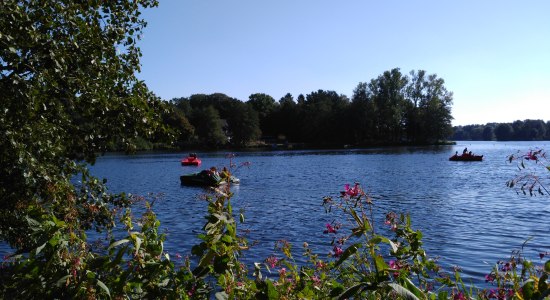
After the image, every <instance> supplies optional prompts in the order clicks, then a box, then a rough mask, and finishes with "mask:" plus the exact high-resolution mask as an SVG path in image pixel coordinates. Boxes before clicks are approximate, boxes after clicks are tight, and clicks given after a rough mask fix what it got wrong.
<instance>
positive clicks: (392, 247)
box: [380, 236, 397, 252]
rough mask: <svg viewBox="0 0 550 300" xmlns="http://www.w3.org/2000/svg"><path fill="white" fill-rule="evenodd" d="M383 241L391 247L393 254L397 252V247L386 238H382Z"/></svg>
mask: <svg viewBox="0 0 550 300" xmlns="http://www.w3.org/2000/svg"><path fill="white" fill-rule="evenodd" d="M380 238H381V240H382V241H383V242H385V243H387V244H389V245H390V246H391V249H392V251H393V252H397V245H396V244H395V243H394V242H392V241H391V240H390V239H388V238H387V237H385V236H380Z"/></svg>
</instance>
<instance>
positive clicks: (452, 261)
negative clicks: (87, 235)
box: [92, 142, 550, 284]
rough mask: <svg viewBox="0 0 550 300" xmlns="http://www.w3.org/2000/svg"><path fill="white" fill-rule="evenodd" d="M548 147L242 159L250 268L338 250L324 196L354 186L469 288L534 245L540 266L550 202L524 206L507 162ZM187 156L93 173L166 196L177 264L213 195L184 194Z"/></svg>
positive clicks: (109, 161)
mask: <svg viewBox="0 0 550 300" xmlns="http://www.w3.org/2000/svg"><path fill="white" fill-rule="evenodd" d="M547 143H548V142H546V143H545V142H542V143H535V144H533V143H526V142H519V143H517V142H516V143H497V142H458V143H457V145H456V146H442V147H415V148H412V147H411V148H391V149H371V150H335V151H330V150H324V151H271V152H239V153H236V155H237V157H236V158H235V160H236V162H237V163H241V162H245V161H247V162H250V163H251V166H250V167H249V168H241V169H239V170H238V171H237V173H236V174H235V175H236V176H237V177H239V178H240V179H241V184H240V185H238V186H234V187H232V189H233V191H234V193H235V197H234V198H233V200H232V203H233V205H234V207H235V208H236V211H238V209H240V208H242V209H244V210H245V216H246V223H245V224H244V225H242V226H241V228H245V229H249V230H250V233H249V235H248V239H249V240H251V241H256V242H257V245H256V246H254V247H253V248H252V250H251V251H249V252H247V254H246V256H247V257H246V259H248V260H249V261H262V260H263V259H265V258H266V257H267V256H269V255H270V254H273V246H274V242H275V241H277V240H280V239H286V240H288V241H290V242H292V243H293V245H294V248H293V249H294V250H295V251H296V254H295V256H296V257H300V256H301V253H302V249H301V247H302V246H301V245H302V243H303V242H308V243H309V244H310V245H311V246H312V248H313V249H315V250H317V252H319V253H327V252H328V251H329V250H330V246H329V243H330V240H329V239H328V237H327V236H326V235H323V233H322V231H323V230H324V229H325V228H324V226H325V224H326V223H327V222H330V221H332V220H334V216H329V215H326V214H325V212H324V209H323V207H322V206H321V204H322V199H323V197H324V196H337V195H338V192H339V191H341V190H343V186H344V184H345V183H350V184H353V183H354V182H359V183H361V184H362V186H363V188H364V189H365V190H367V191H368V192H369V194H370V195H371V196H372V198H373V199H374V203H375V211H376V217H375V218H376V219H377V220H376V222H378V223H380V224H381V223H382V222H383V220H384V216H385V214H386V213H387V212H389V211H395V212H403V213H409V214H410V215H411V217H412V222H413V227H414V228H415V229H420V230H421V231H422V232H423V233H424V238H423V241H424V248H425V249H426V250H427V253H428V254H429V255H430V256H432V257H437V256H439V257H440V263H441V264H442V265H444V266H447V267H450V266H454V265H458V266H460V267H461V268H462V270H463V271H464V273H465V277H466V280H468V281H469V280H472V281H473V282H474V283H476V284H482V283H483V277H484V275H485V274H487V273H488V272H489V271H490V269H491V266H492V265H493V264H494V263H496V262H497V261H498V260H500V259H506V258H507V257H509V256H510V254H511V252H512V250H517V249H519V248H520V247H521V245H522V244H523V243H524V242H525V241H526V240H527V239H528V238H530V237H533V238H534V239H533V240H531V241H530V242H529V243H528V244H527V245H526V246H525V248H524V252H525V254H526V255H527V256H529V257H531V258H533V259H536V260H537V261H538V258H536V257H538V253H539V252H542V251H550V222H549V221H548V214H549V213H550V198H548V197H528V196H519V195H516V193H515V192H514V191H513V190H510V189H508V188H507V187H506V185H505V183H506V181H507V180H509V179H511V178H513V177H514V175H515V174H516V170H517V168H516V167H514V166H513V165H510V164H509V163H507V162H506V157H507V155H509V154H512V153H515V152H516V151H518V150H521V151H528V150H529V149H530V147H534V146H536V147H541V148H545V149H548V148H550V147H549V146H550V145H549V144H547ZM464 147H468V148H469V150H472V151H473V152H474V153H476V154H483V155H484V160H483V161H482V162H451V161H449V160H448V158H449V156H450V155H451V154H453V153H454V152H455V151H459V152H461V151H462V149H463V148H464ZM198 154H199V157H201V158H202V160H203V165H202V166H201V168H207V167H210V166H217V167H221V166H223V165H228V163H229V161H228V159H226V158H225V155H226V153H225V152H223V153H222V152H208V153H198ZM185 155H186V153H179V154H143V155H134V156H124V155H106V156H104V157H101V158H99V159H98V161H97V163H96V165H95V166H93V168H92V173H93V174H95V175H96V176H99V177H105V178H107V179H108V185H109V187H110V189H111V190H112V191H114V192H119V191H126V192H130V193H134V194H146V193H150V192H152V193H163V194H164V197H163V198H162V199H161V200H160V201H159V202H157V203H156V204H155V211H156V212H157V214H158V216H159V218H160V220H161V222H162V227H163V230H165V231H166V233H167V235H168V238H167V243H166V245H165V248H166V250H167V251H168V252H170V253H171V254H172V255H173V254H175V253H180V254H182V255H185V254H187V253H188V252H189V251H190V249H191V247H192V246H193V245H194V244H196V243H198V239H197V238H196V235H197V234H198V233H201V228H202V226H203V225H204V216H205V214H206V203H205V202H204V201H203V200H200V196H201V195H203V194H204V193H205V190H204V189H202V188H197V187H188V186H181V185H180V182H179V176H180V175H182V174H185V173H190V172H195V171H198V170H200V169H201V168H197V167H183V166H181V165H180V163H179V160H180V159H181V158H182V157H184V156H185Z"/></svg>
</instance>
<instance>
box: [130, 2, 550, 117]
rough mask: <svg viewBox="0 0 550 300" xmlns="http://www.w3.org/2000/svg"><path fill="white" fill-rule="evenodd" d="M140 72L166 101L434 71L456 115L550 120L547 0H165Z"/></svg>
mask: <svg viewBox="0 0 550 300" xmlns="http://www.w3.org/2000/svg"><path fill="white" fill-rule="evenodd" d="M143 16H144V18H145V19H146V21H147V22H148V26H147V28H146V29H145V32H144V36H143V38H142V40H141V41H140V44H139V45H140V47H141V49H142V53H143V57H142V60H141V63H142V68H141V73H140V74H139V75H138V77H139V78H140V79H143V80H144V81H145V82H146V83H147V85H148V86H149V88H150V89H151V90H152V91H153V92H154V93H155V94H156V95H157V96H159V97H161V98H162V99H164V100H170V99H172V98H175V97H188V96H190V95H192V94H198V93H205V94H211V93H217V92H219V93H224V94H226V95H228V96H230V97H234V98H237V99H240V100H242V101H247V100H248V96H250V94H253V93H265V94H268V95H271V96H272V97H273V98H275V100H277V101H278V100H279V99H280V98H281V97H283V96H284V95H285V94H286V93H291V94H292V95H293V96H294V98H296V97H297V96H298V95H299V94H304V95H306V94H309V93H311V92H313V91H317V90H319V89H323V90H330V91H336V92H337V93H339V94H344V95H347V96H348V97H350V98H351V96H352V95H353V90H354V88H355V87H356V86H357V84H358V83H359V82H368V81H370V80H371V79H374V78H376V77H378V76H379V75H381V74H382V73H383V72H384V71H388V70H391V69H393V68H400V70H401V72H402V73H403V74H408V73H409V72H410V71H411V70H426V71H427V72H428V73H429V74H434V73H435V74H437V75H438V77H440V78H443V79H444V80H445V86H446V87H447V89H448V90H450V91H452V92H453V93H454V103H453V110H452V114H453V116H454V118H455V119H454V121H453V125H469V124H485V123H489V122H512V121H515V120H524V119H542V120H545V121H548V120H550V109H549V108H550V1H548V0H534V1H529V0H526V1H509V0H485V1H484V0H476V1H474V0H463V1H436V0H417V1H404V0H402V1H397V0H386V1H369V0H346V1H329V0H279V1H260V0H239V1H231V0H160V5H159V7H157V8H153V9H149V10H146V11H145V13H144V15H143Z"/></svg>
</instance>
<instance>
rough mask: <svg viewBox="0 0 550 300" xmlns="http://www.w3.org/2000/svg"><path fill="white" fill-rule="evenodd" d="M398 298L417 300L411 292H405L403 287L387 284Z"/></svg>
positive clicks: (392, 283)
mask: <svg viewBox="0 0 550 300" xmlns="http://www.w3.org/2000/svg"><path fill="white" fill-rule="evenodd" d="M388 285H389V286H390V287H391V288H392V289H393V290H394V291H395V292H396V293H397V294H398V295H399V296H401V297H403V298H405V299H407V300H419V299H418V297H416V296H415V295H414V294H413V293H411V291H409V290H407V289H406V288H404V287H403V286H401V285H399V284H397V283H394V282H391V283H389V284H388Z"/></svg>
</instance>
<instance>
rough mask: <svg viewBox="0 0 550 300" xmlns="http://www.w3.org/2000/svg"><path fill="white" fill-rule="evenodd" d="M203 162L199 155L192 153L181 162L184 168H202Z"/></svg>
mask: <svg viewBox="0 0 550 300" xmlns="http://www.w3.org/2000/svg"><path fill="white" fill-rule="evenodd" d="M200 164H201V160H200V159H199V158H198V157H197V154H195V153H191V154H189V156H187V157H186V158H184V159H182V160H181V165H182V166H200Z"/></svg>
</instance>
